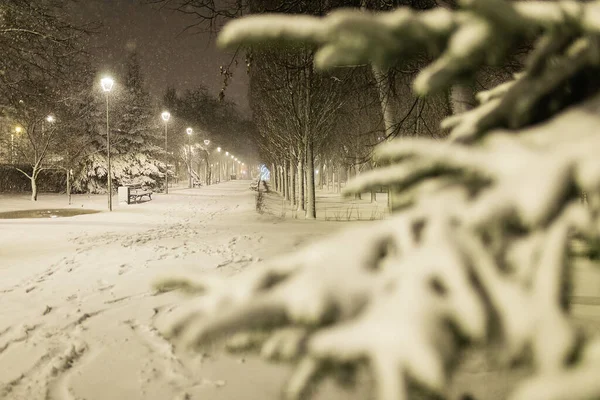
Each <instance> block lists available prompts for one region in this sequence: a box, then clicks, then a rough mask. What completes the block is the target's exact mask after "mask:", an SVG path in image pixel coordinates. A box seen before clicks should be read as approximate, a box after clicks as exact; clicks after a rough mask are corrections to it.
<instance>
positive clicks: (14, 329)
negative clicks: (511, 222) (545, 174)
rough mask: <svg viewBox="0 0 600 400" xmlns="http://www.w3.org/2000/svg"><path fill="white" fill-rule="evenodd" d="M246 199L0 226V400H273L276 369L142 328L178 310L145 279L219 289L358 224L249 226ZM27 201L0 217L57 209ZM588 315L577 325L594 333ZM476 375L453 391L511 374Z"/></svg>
mask: <svg viewBox="0 0 600 400" xmlns="http://www.w3.org/2000/svg"><path fill="white" fill-rule="evenodd" d="M248 186H249V182H248V181H236V182H227V183H222V184H219V185H213V186H209V187H202V188H199V189H183V188H173V189H172V190H171V193H170V194H169V195H162V194H155V195H154V196H153V200H152V201H149V202H145V203H140V204H133V205H121V204H118V203H117V202H114V204H115V205H116V208H115V210H114V211H113V212H112V213H109V212H107V211H106V203H107V201H106V196H102V195H91V196H88V195H82V196H74V197H73V204H72V205H71V206H70V207H71V208H84V209H97V210H101V211H103V212H100V213H98V214H89V215H81V216H77V217H70V218H56V219H22V220H0V242H1V243H3V246H2V247H1V248H0V252H1V257H2V261H3V262H2V264H0V273H1V274H2V279H1V280H0V303H1V304H2V313H0V366H2V368H0V398H8V399H42V398H46V397H45V396H46V393H50V396H51V398H53V399H69V398H85V399H88V400H95V399H108V398H115V399H118V398H127V399H147V400H153V399H156V400H158V399H161V400H162V399H185V398H192V399H193V398H209V399H211V400H212V399H216V400H219V399H237V398H244V399H250V400H252V399H257V400H258V399H261V400H264V399H274V398H277V397H278V396H279V393H280V392H279V391H280V388H281V387H282V386H283V383H284V381H285V380H286V379H288V378H289V372H290V371H289V369H288V368H287V367H282V366H281V365H272V364H267V363H265V362H264V361H261V360H259V359H258V358H257V357H255V356H252V355H249V354H235V355H230V354H225V353H223V352H222V351H217V350H215V349H212V348H203V349H202V351H201V352H200V353H191V352H186V351H181V350H180V349H178V348H174V347H173V346H172V345H171V344H170V342H168V341H166V340H164V339H163V338H162V337H161V336H160V335H159V333H158V331H157V330H156V328H155V319H156V318H155V315H156V314H157V313H160V310H163V309H164V308H165V307H168V306H170V305H171V304H174V303H179V302H180V301H181V297H180V296H179V295H178V294H176V293H165V294H160V295H154V292H153V291H152V290H151V283H152V282H153V281H154V280H155V279H156V278H157V277H158V276H161V275H165V274H168V275H176V274H177V273H178V272H181V273H182V274H189V273H190V272H194V273H209V272H210V273H214V274H217V276H224V277H229V276H232V277H233V276H234V275H236V274H237V273H238V272H239V271H242V270H245V269H246V267H248V266H249V265H250V264H251V263H252V261H250V260H258V259H267V258H270V257H273V256H275V255H277V254H280V253H282V252H287V251H289V250H291V249H294V248H297V247H299V246H300V245H303V244H306V243H309V242H313V241H318V240H319V239H320V238H323V237H325V236H326V235H328V234H330V233H333V232H335V231H338V230H341V229H343V228H345V227H347V226H349V225H350V226H358V225H361V224H365V222H350V223H348V222H327V221H318V220H317V221H305V220H302V219H280V218H275V217H273V216H268V215H258V214H256V212H255V210H254V195H255V193H254V192H252V191H250V190H248ZM325 197H327V196H325ZM329 197H331V196H329ZM28 198H29V197H28V196H27V195H18V196H15V195H13V196H9V195H2V196H0V211H9V210H19V209H31V208H61V207H69V206H67V205H66V202H67V201H66V196H64V195H47V194H42V195H41V196H40V200H39V201H38V202H36V203H33V202H31V201H29V200H28ZM340 204H341V203H340ZM369 223H370V222H369ZM375 223H378V222H375ZM588 278H589V276H588ZM227 279H229V278H227ZM582 281H585V282H586V283H587V284H588V288H587V289H586V291H585V293H583V294H589V293H593V292H597V290H598V287H594V288H592V287H589V285H590V283H589V282H590V279H579V282H582ZM595 282H596V284H597V282H598V280H596V281H595ZM582 307H584V306H582ZM590 307H591V306H585V307H584V308H583V309H582V310H583V311H582V312H581V315H582V318H585V319H586V320H589V319H596V320H597V319H598V318H597V315H598V313H597V311H596V310H591V311H590ZM592 308H593V307H592ZM576 311H577V309H576ZM481 363H482V361H481V359H480V358H475V359H474V361H471V362H467V367H466V372H465V373H463V374H459V376H458V379H457V381H458V382H460V383H462V384H463V387H465V386H467V387H468V386H472V385H473V384H474V381H478V382H481V381H486V385H485V387H483V386H481V385H480V386H481V388H480V389H481V390H484V389H485V390H491V391H493V392H494V393H496V394H498V396H497V397H493V398H501V395H502V394H504V393H506V390H505V389H502V388H504V387H505V386H506V382H507V380H508V381H510V379H514V375H515V373H513V374H508V375H506V374H500V375H499V374H497V373H494V372H493V371H492V372H490V371H484V372H481ZM519 373H520V371H517V372H516V374H519ZM482 376H484V377H485V379H481V377H482ZM366 386H368V385H360V386H359V388H360V389H359V390H356V391H355V392H354V393H352V394H350V393H349V392H347V391H344V390H341V389H334V387H333V385H325V386H324V387H323V388H322V389H321V390H320V393H319V396H317V397H316V398H317V399H326V398H327V399H334V400H335V399H355V398H356V399H359V398H364V396H365V391H364V389H365V387H366ZM478 387H479V386H475V388H478ZM475 392H477V390H475ZM186 393H187V395H189V396H190V397H186ZM488 398H489V397H488Z"/></svg>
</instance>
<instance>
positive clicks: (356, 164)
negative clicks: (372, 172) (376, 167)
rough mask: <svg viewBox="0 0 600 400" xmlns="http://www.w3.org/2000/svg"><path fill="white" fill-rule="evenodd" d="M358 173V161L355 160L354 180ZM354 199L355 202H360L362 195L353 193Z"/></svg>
mask: <svg viewBox="0 0 600 400" xmlns="http://www.w3.org/2000/svg"><path fill="white" fill-rule="evenodd" d="M359 173H360V165H359V164H358V159H356V160H355V161H354V177H355V178H356V177H357V176H358V174H359ZM354 198H355V199H356V200H361V199H362V195H361V194H360V193H355V194H354Z"/></svg>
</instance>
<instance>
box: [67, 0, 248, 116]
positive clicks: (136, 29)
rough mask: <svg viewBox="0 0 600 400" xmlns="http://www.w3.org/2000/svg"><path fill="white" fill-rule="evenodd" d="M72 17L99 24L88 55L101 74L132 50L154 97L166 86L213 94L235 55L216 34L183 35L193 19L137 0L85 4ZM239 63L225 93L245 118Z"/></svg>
mask: <svg viewBox="0 0 600 400" xmlns="http://www.w3.org/2000/svg"><path fill="white" fill-rule="evenodd" d="M74 15H75V17H76V18H77V19H79V20H81V21H83V22H101V23H102V24H103V27H102V29H101V32H100V33H99V34H98V35H96V36H95V37H94V38H93V39H92V43H93V46H94V49H93V50H92V52H93V53H94V54H95V55H97V56H98V58H99V63H100V65H99V67H100V68H101V71H106V72H111V71H118V70H119V69H120V66H121V65H122V63H123V61H124V59H125V56H126V54H127V52H128V51H129V50H130V49H135V50H136V51H137V52H138V54H139V55H140V59H141V61H142V64H143V65H142V68H143V71H144V74H145V77H146V83H147V86H148V89H149V90H150V91H151V93H152V94H153V95H154V96H157V97H162V94H163V93H164V90H165V89H166V88H167V87H168V86H174V87H175V88H176V89H177V90H185V89H186V88H194V87H197V86H199V85H204V86H206V87H208V89H209V90H210V92H211V93H212V94H214V95H217V94H218V92H219V90H220V89H221V83H222V79H221V76H220V75H219V66H220V65H223V64H225V65H227V64H229V62H230V61H231V57H232V54H233V53H230V52H224V51H221V50H219V49H217V48H216V47H215V45H214V41H215V37H214V35H213V37H212V38H211V37H210V35H209V34H208V33H198V32H197V31H196V32H195V33H194V32H185V33H182V31H183V30H184V29H185V28H186V27H187V26H189V25H190V24H193V23H194V19H193V17H190V16H188V15H183V14H181V13H177V12H175V11H171V10H167V9H160V8H159V7H158V6H156V5H152V6H151V5H147V4H143V3H142V2H141V1H140V0H83V1H80V2H78V4H77V6H76V10H74ZM239 61H240V64H239V66H238V67H237V68H236V69H235V70H234V78H233V81H232V82H231V83H230V85H229V87H228V88H227V93H226V95H227V97H228V98H229V99H230V100H233V101H234V102H235V103H236V104H238V106H239V108H240V111H242V112H244V113H245V114H249V110H248V101H247V88H248V77H247V75H246V70H245V66H244V62H243V61H244V60H243V55H242V58H241V59H240V60H239Z"/></svg>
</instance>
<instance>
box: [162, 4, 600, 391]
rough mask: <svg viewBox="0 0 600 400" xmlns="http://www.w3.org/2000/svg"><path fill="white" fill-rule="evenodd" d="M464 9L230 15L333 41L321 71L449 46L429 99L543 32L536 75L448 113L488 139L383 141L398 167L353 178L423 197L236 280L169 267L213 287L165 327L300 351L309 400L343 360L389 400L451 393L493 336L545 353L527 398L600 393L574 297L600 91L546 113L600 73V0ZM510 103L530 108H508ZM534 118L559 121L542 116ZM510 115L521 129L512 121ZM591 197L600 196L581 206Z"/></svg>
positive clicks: (495, 345) (256, 25) (234, 39)
mask: <svg viewBox="0 0 600 400" xmlns="http://www.w3.org/2000/svg"><path fill="white" fill-rule="evenodd" d="M461 4H462V5H463V6H464V7H465V8H464V9H462V10H460V11H456V12H453V11H450V10H447V9H438V10H433V11H425V12H421V13H418V12H414V11H410V10H408V9H400V10H398V11H395V12H390V13H381V14H368V13H364V12H358V11H356V12H355V11H351V10H343V11H339V12H335V13H332V14H331V15H329V16H327V17H325V18H323V19H322V20H319V19H310V18H308V19H307V18H305V17H302V20H301V21H296V20H295V18H296V17H293V16H287V17H280V16H270V17H269V19H265V20H261V18H262V17H259V16H257V17H252V18H250V19H248V20H249V21H250V22H248V23H247V24H246V22H245V20H244V19H241V20H239V21H234V22H232V23H231V24H229V25H228V27H227V28H226V29H225V31H224V33H223V36H222V37H221V43H222V44H225V45H239V44H247V43H258V42H260V41H261V40H271V41H273V40H279V39H280V38H281V36H284V39H288V40H290V39H291V40H303V41H310V42H312V43H313V44H317V45H318V46H319V50H318V53H317V57H316V62H317V65H318V66H320V67H330V66H334V65H337V64H339V63H342V64H351V63H356V62H364V61H372V62H374V63H375V64H377V65H387V63H391V62H392V61H393V60H395V59H397V58H398V57H399V56H406V55H407V54H408V53H410V54H414V53H415V52H417V51H421V50H431V49H434V48H436V47H437V48H439V49H444V48H445V52H444V53H443V54H442V55H441V56H440V57H439V58H438V59H437V60H436V61H434V62H433V64H431V65H430V66H429V67H427V68H426V69H424V70H423V71H422V72H421V74H420V76H419V78H418V79H417V82H416V83H415V87H416V88H417V89H418V90H419V91H420V93H429V92H431V91H433V90H437V89H441V88H447V87H449V86H450V85H452V84H454V83H456V82H457V81H459V80H460V79H461V78H462V77H463V76H464V75H465V74H467V75H468V74H472V73H473V72H474V71H475V70H476V69H477V68H478V67H479V66H480V65H481V64H482V63H484V62H487V61H499V59H500V56H501V55H503V54H504V52H505V51H507V50H508V49H509V48H510V47H511V46H512V45H513V44H514V43H515V41H516V40H517V38H518V37H519V36H523V35H526V36H527V35H533V34H537V33H538V32H540V31H541V32H542V33H543V35H542V37H541V39H540V41H539V42H538V45H537V47H536V50H535V51H534V52H533V53H532V54H531V55H530V56H529V63H528V67H527V69H526V71H525V73H524V74H523V75H522V76H520V77H518V78H517V80H516V81H515V82H514V83H510V84H507V85H504V86H503V87H502V88H498V89H497V90H496V91H492V92H491V95H490V96H488V97H489V98H488V99H486V100H487V101H485V102H484V103H483V104H482V105H481V106H480V107H479V108H476V109H475V110H474V111H472V112H468V113H465V114H463V115H462V116H458V118H457V119H454V120H453V121H452V123H448V124H450V125H452V126H453V127H455V129H459V128H460V129H459V130H458V132H462V134H458V133H454V134H453V138H454V139H459V138H460V139H470V140H469V141H471V142H472V140H471V139H479V140H477V141H475V142H474V143H457V141H456V140H455V141H449V142H438V141H432V140H424V139H410V140H407V139H400V140H397V141H394V142H391V143H388V144H386V145H385V146H382V147H381V149H380V150H379V152H378V153H379V157H380V158H382V159H386V160H387V161H390V162H391V163H392V164H391V165H389V166H384V167H382V168H381V169H379V170H375V171H372V172H370V173H368V174H364V175H363V176H362V177H359V178H358V179H356V180H355V182H354V183H352V184H350V185H349V186H348V187H347V188H346V191H347V193H353V192H360V191H361V190H364V189H367V188H370V187H372V186H378V185H381V184H386V185H389V186H392V187H395V188H397V189H398V190H400V191H401V192H403V193H410V194H411V198H410V201H409V202H407V207H405V208H404V209H403V210H402V211H401V212H398V213H396V214H395V215H393V216H392V217H391V218H390V219H389V220H386V221H382V222H378V223H373V224H371V225H370V226H369V225H367V226H361V227H359V228H355V229H353V230H348V231H345V232H342V233H341V234H338V235H335V236H332V237H330V238H328V239H326V240H324V241H321V242H317V243H315V244H313V245H311V246H308V247H306V248H304V249H301V250H299V251H297V252H295V253H293V254H290V255H289V256H287V257H283V258H280V259H276V260H271V261H269V262H267V263H263V264H261V265H258V266H255V267H254V268H251V269H249V270H248V271H246V273H244V274H240V275H238V276H236V278H234V280H233V281H227V282H225V281H222V282H221V281H219V280H215V279H214V278H207V280H206V281H205V282H203V280H204V278H198V281H192V280H190V279H188V278H186V277H183V278H177V279H173V278H167V280H166V281H163V283H162V286H161V285H160V284H159V287H161V288H162V289H165V288H167V289H176V288H178V287H180V288H182V289H184V290H187V291H189V290H190V288H193V289H194V290H196V291H197V290H200V289H199V288H202V290H204V297H200V298H193V299H191V300H190V302H189V304H188V305H186V306H185V307H182V308H181V309H180V310H179V311H178V312H177V313H176V314H175V315H174V316H173V315H172V316H170V318H171V319H170V321H167V322H166V328H165V329H164V331H165V332H166V334H168V335H169V336H170V337H171V338H173V339H177V340H180V341H183V342H184V343H185V344H187V345H189V346H192V347H198V346H202V345H203V344H204V343H206V342H208V341H214V340H217V339H220V338H222V337H223V335H224V334H234V333H240V332H241V333H246V334H251V333H253V332H256V331H259V332H260V333H261V335H262V336H261V338H260V339H259V340H261V341H264V344H263V347H262V353H263V355H264V356H265V357H268V356H269V355H272V354H277V353H280V354H286V355H287V356H286V359H287V360H289V361H291V362H292V363H294V364H295V366H296V372H295V374H294V375H293V377H292V379H291V380H290V384H289V386H288V388H287V389H286V390H285V391H284V393H285V394H286V396H287V397H288V398H293V399H297V398H302V397H303V396H305V395H306V390H307V388H308V387H310V386H311V385H312V384H314V383H315V382H316V381H318V380H320V379H321V378H322V377H323V376H324V375H325V374H326V373H327V372H328V371H329V372H332V371H333V372H335V367H342V366H344V365H348V364H351V365H356V364H359V363H362V362H363V361H365V360H366V361H367V363H368V365H369V367H370V369H371V370H372V371H373V375H374V378H375V381H376V389H377V395H378V398H379V399H381V400H395V399H398V400H404V399H410V398H411V393H410V390H409V386H410V384H412V383H415V382H416V383H417V384H418V385H420V386H422V387H425V388H426V389H427V390H429V391H430V392H432V393H434V394H436V395H437V396H442V397H443V396H446V395H447V394H448V387H449V385H450V383H451V382H452V378H453V376H454V373H455V366H456V362H457V361H458V360H459V359H460V357H461V356H462V355H463V354H464V353H463V350H464V349H465V347H466V348H470V347H478V346H484V347H487V348H489V349H494V350H495V354H496V355H497V356H498V357H497V360H496V361H498V362H500V363H501V364H503V365H505V366H508V367H510V366H514V365H515V363H528V364H529V365H530V367H531V369H532V371H533V373H532V374H531V375H530V376H528V377H526V378H525V379H524V380H523V381H522V382H520V383H519V384H518V385H517V386H516V388H515V390H514V392H513V395H512V397H511V398H512V399H518V400H521V399H523V400H524V399H540V400H542V399H555V400H567V399H568V400H572V399H581V400H584V399H588V398H596V397H599V396H600V385H599V384H598V382H597V379H594V376H595V374H596V375H597V371H598V370H599V369H600V351H598V349H599V348H600V347H599V345H598V343H599V341H598V338H586V337H584V336H583V335H581V332H579V331H578V329H577V328H576V327H575V326H574V325H573V324H572V323H571V321H570V319H569V315H568V307H567V304H568V299H567V298H566V297H567V295H568V286H569V283H570V282H569V274H568V273H567V272H568V269H569V267H570V265H571V263H572V262H573V257H572V255H571V254H570V253H569V251H568V247H569V239H570V237H571V235H572V233H573V232H579V233H581V234H583V235H585V236H587V237H598V221H599V220H598V217H599V215H600V213H599V211H600V201H598V199H600V168H599V167H598V163H597V160H596V153H597V149H598V148H600V137H599V136H598V134H597V126H598V122H600V117H598V115H600V114H599V111H600V95H599V94H598V92H600V88H598V87H597V86H593V85H591V86H590V87H588V88H587V89H588V91H583V92H581V93H577V94H576V95H572V93H573V92H569V93H568V94H567V95H566V96H565V97H563V98H561V99H559V100H560V101H559V104H558V106H557V105H551V106H549V107H548V108H546V109H544V110H543V112H542V113H541V114H538V115H533V114H534V113H535V112H536V111H538V110H539V107H540V104H541V102H540V100H541V99H544V100H552V99H554V98H556V97H557V92H556V91H555V90H556V89H557V88H565V87H569V84H570V83H572V80H573V79H574V78H577V79H585V78H586V76H589V75H586V73H587V69H592V70H594V69H595V72H596V74H597V72H598V59H599V58H598V57H596V56H595V55H596V54H598V52H597V49H598V47H597V44H596V39H595V37H594V36H593V35H591V34H595V33H596V31H597V19H594V18H593V16H595V15H597V14H598V10H599V8H598V4H599V3H598V2H592V3H577V2H560V3H548V2H522V3H520V2H512V3H508V2H502V1H496V0H494V1H489V2H486V1H482V0H481V1H480V0H471V1H467V0H465V1H462V2H461ZM264 22H270V23H272V26H269V25H268V24H264ZM400 32H401V33H402V34H399V33H400ZM551 39H552V40H551ZM553 40H555V42H553ZM553 43H559V44H560V46H558V47H556V46H555V45H553ZM565 85H566V86H565ZM580 100H585V101H584V102H583V103H580V104H575V105H573V104H574V103H577V102H578V101H580ZM511 107H513V108H511ZM565 107H569V108H567V110H566V111H564V112H562V113H558V112H559V111H561V110H562V109H564V108H565ZM511 110H512V111H513V112H515V113H516V114H515V115H514V119H512V120H510V119H508V120H507V119H506V118H509V117H510V118H513V116H509V115H507V114H506V113H507V112H508V111H511ZM553 114H558V115H557V116H556V117H554V118H549V117H550V116H552V115H553ZM533 121H535V122H543V123H538V124H537V125H534V126H530V127H528V126H529V125H531V123H532V122H533ZM507 125H508V126H510V127H511V128H515V130H513V131H506V130H498V128H502V127H506V126H507ZM522 127H525V128H522ZM516 128H520V129H516ZM466 142H468V141H466ZM415 189H417V190H415ZM412 190H415V191H414V192H411V191H412ZM580 191H586V192H588V194H589V195H590V197H591V198H592V199H596V200H595V201H591V202H590V206H589V207H583V206H581V205H580V204H578V201H577V198H576V196H577V193H578V192H580ZM178 282H179V283H178ZM280 329H283V330H280ZM265 332H266V334H265ZM236 338H239V336H238V337H236ZM254 344H255V345H256V342H255V343H254ZM276 348H278V349H279V351H278V350H277V349H276ZM527 355H531V357H530V358H528V357H526V356H527ZM325 366H328V367H330V368H329V369H327V368H324V367H325ZM332 366H333V367H334V368H333V369H332V368H331V367H332ZM565 387H568V390H565V389H564V388H565Z"/></svg>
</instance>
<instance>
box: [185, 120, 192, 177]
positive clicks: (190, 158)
mask: <svg viewBox="0 0 600 400" xmlns="http://www.w3.org/2000/svg"><path fill="white" fill-rule="evenodd" d="M185 132H186V133H187V135H188V178H189V183H188V188H190V189H191V188H192V142H191V140H192V133H193V132H194V131H193V130H192V128H187V129H186V130H185Z"/></svg>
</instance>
